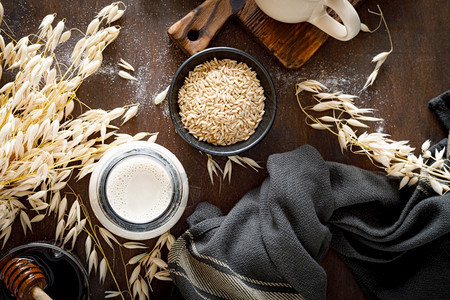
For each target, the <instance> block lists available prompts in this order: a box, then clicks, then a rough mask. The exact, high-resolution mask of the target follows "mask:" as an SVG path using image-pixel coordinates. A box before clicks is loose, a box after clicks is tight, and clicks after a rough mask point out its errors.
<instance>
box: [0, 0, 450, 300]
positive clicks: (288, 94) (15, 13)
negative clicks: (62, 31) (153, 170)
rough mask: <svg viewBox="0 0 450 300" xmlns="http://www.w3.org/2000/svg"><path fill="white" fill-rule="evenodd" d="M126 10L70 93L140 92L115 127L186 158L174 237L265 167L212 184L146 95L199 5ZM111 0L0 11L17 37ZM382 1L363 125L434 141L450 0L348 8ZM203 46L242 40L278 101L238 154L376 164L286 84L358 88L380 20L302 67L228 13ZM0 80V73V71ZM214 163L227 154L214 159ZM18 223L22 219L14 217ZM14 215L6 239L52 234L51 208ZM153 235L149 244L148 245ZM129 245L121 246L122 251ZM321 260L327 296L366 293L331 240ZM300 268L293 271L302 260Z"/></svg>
mask: <svg viewBox="0 0 450 300" xmlns="http://www.w3.org/2000/svg"><path fill="white" fill-rule="evenodd" d="M124 2H125V3H126V4H127V6H128V9H127V11H126V13H125V16H124V17H123V19H122V20H121V21H120V22H119V24H120V25H121V26H122V31H121V33H120V36H119V37H118V39H117V40H116V41H115V42H114V43H113V44H112V45H111V46H110V47H109V48H108V49H107V50H106V51H105V52H104V63H103V66H102V67H101V69H100V70H99V71H98V72H97V73H96V74H95V75H93V76H91V77H90V78H89V79H88V80H87V81H86V82H84V83H83V84H82V87H81V88H80V89H79V91H78V96H79V98H80V99H81V100H82V101H83V102H85V103H86V104H88V105H89V106H90V107H92V108H95V107H101V108H103V109H112V108H114V107H117V106H122V105H127V104H132V103H140V105H141V106H140V111H139V113H138V115H137V117H136V118H135V119H134V120H132V121H130V122H129V123H127V124H126V125H124V126H123V127H122V128H121V132H126V133H130V134H133V133H137V132H140V131H150V132H155V131H158V132H159V133H160V134H159V138H158V143H160V144H161V145H163V146H165V147H167V148H168V149H170V150H171V151H172V152H173V153H174V154H175V155H176V156H177V157H178V158H179V159H180V161H181V162H182V164H183V165H184V167H185V169H186V171H187V174H188V177H189V185H190V195H189V200H188V206H187V208H186V211H185V213H184V215H183V217H182V219H181V220H180V221H179V222H178V224H177V225H176V226H175V227H174V228H173V230H172V233H173V234H174V235H175V236H178V235H180V234H181V233H182V232H183V231H184V230H185V229H186V227H187V225H186V222H185V218H186V217H187V216H189V215H190V214H191V213H192V212H193V210H194V208H195V206H196V204H197V203H199V202H201V201H209V202H211V203H213V204H215V205H218V206H219V207H220V208H221V209H222V210H223V212H224V213H227V212H228V211H229V210H230V209H231V208H232V207H233V205H234V204H235V203H236V202H237V201H238V200H239V199H240V198H241V197H242V196H243V195H244V194H245V193H246V192H248V191H249V190H250V189H252V188H254V187H257V186H258V185H260V184H261V182H262V181H263V180H264V178H265V177H266V176H267V172H266V171H265V170H261V171H259V172H254V171H252V170H250V169H249V168H246V169H244V168H240V167H235V168H234V170H233V176H232V181H231V183H230V184H229V183H228V182H224V183H222V184H214V185H212V184H211V183H210V182H209V179H208V173H207V169H206V156H205V155H204V154H201V153H199V152H198V151H197V150H195V149H193V148H191V147H190V146H188V145H187V144H186V143H185V142H184V141H183V140H182V139H181V138H180V137H179V136H178V135H177V134H176V133H175V130H174V126H173V125H172V122H171V119H170V116H169V112H168V111H169V110H168V104H167V102H165V103H164V104H162V106H155V105H154V104H153V98H154V96H155V95H156V94H157V93H159V92H160V91H162V90H163V89H164V88H165V87H166V86H167V85H168V84H169V83H170V81H171V78H172V76H173V74H174V73H175V71H176V69H177V68H178V67H179V66H180V65H181V63H182V62H183V61H184V60H185V59H186V58H187V56H186V55H185V54H184V53H183V52H182V51H181V50H180V49H179V48H178V47H177V46H176V45H175V44H174V43H173V42H172V41H171V40H170V39H169V37H168V36H167V33H166V31H167V29H168V28H169V26H170V25H171V24H173V23H174V22H176V21H177V20H178V19H180V18H181V17H182V16H184V15H185V14H186V13H187V12H188V11H190V10H191V9H193V8H194V7H196V6H197V5H199V4H200V3H201V2H202V1H200V0H179V1H162V0H151V1H150V0H135V1H129V0H124ZM109 3H110V2H109V1H106V0H98V1H89V0H83V1H81V0H80V1H73V0H48V1H38V0H27V1H25V0H16V1H11V0H8V1H2V4H3V7H4V9H5V20H6V22H7V24H8V25H9V26H10V28H11V29H12V31H13V32H14V34H15V35H16V36H17V37H22V36H23V35H26V34H31V33H34V32H36V30H37V26H38V25H39V23H40V21H41V20H42V18H43V17H44V16H45V15H47V14H49V13H53V12H56V13H57V18H59V19H60V18H66V19H67V22H66V26H68V27H77V28H81V29H84V28H86V26H87V24H88V23H89V22H90V20H91V19H92V18H93V17H94V15H95V14H96V12H98V11H99V10H100V9H101V8H102V7H103V6H105V5H107V4H109ZM377 4H379V5H380V6H381V8H382V10H383V12H384V14H385V17H386V20H387V23H388V25H389V27H390V29H391V33H392V39H393V43H394V51H393V53H392V54H391V56H390V57H389V58H388V59H387V61H386V63H385V64H384V65H383V67H382V69H381V71H380V73H379V76H378V79H377V80H376V82H375V84H374V85H373V87H370V88H369V89H368V90H367V91H365V92H363V93H362V94H361V98H360V99H358V100H357V101H356V102H357V103H359V104H360V105H361V106H365V107H371V108H375V109H376V110H377V111H376V115H377V116H378V117H381V118H383V119H384V122H383V123H381V124H376V125H374V127H373V128H371V130H374V131H383V132H386V133H389V134H391V135H392V138H393V139H395V140H404V139H406V140H409V141H410V142H411V145H415V146H420V145H421V144H422V142H423V141H425V140H426V139H431V140H432V142H437V141H439V140H440V139H442V138H444V137H446V133H445V131H444V129H443V127H442V126H441V124H439V122H438V120H437V118H436V117H435V116H434V115H433V114H432V113H431V112H430V111H429V109H428V107H427V102H428V100H430V99H431V98H433V97H435V96H437V95H439V94H440V93H442V92H444V91H445V90H447V89H449V88H450V84H449V75H450V72H449V69H450V65H449V59H450V55H449V48H450V45H449V29H450V28H449V25H448V16H449V14H450V2H449V1H448V0H436V1H428V0H417V1H407V0H398V1H388V0H379V1H372V0H365V1H363V4H362V5H361V6H360V7H359V8H358V9H357V10H358V12H359V14H360V17H361V20H362V22H364V23H366V24H368V25H369V26H370V27H372V28H373V27H375V26H376V25H377V23H378V17H377V16H375V15H372V14H370V13H368V9H371V10H376V9H377V8H376V5H377ZM211 46H231V47H235V48H239V49H242V50H244V51H247V52H248V53H250V54H251V55H253V56H255V57H256V58H257V59H258V60H260V61H261V62H262V63H263V64H264V66H265V67H266V68H267V69H268V71H269V72H270V74H271V75H272V78H273V80H274V83H275V86H276V90H277V97H278V111H277V117H276V120H275V123H274V124H273V127H272V129H271V131H270V132H269V134H268V135H267V137H266V138H265V139H264V140H263V141H262V142H261V143H260V144H259V145H257V146H256V147H254V148H253V149H251V150H249V151H248V152H246V153H244V154H243V155H244V156H248V157H251V158H253V159H255V160H256V161H258V162H259V163H260V164H261V165H263V166H264V165H265V162H266V160H267V157H268V156H269V155H270V154H272V153H277V152H284V151H289V150H293V149H295V148H297V147H299V146H300V145H303V144H311V145H313V146H314V147H316V148H317V149H318V150H319V152H320V153H321V154H322V155H323V156H324V158H325V159H327V160H333V161H338V162H342V163H346V164H352V165H356V166H359V167H362V168H366V169H374V167H373V166H372V164H371V163H370V161H369V160H368V159H366V158H365V157H357V156H355V155H353V154H351V153H349V152H345V153H344V154H342V153H341V151H340V149H339V146H338V141H337V139H335V138H334V137H333V136H331V135H329V134H328V133H326V132H322V131H314V130H312V129H311V128H309V127H308V126H307V125H306V124H305V122H304V115H303V114H302V113H301V111H300V109H299V107H298V105H297V102H296V99H295V95H294V91H295V88H294V86H295V83H296V82H297V80H298V79H300V78H310V79H316V80H319V81H321V82H322V83H324V84H325V85H327V86H328V87H330V88H331V89H334V90H340V91H344V92H346V93H357V92H358V91H359V90H360V89H361V87H362V86H363V85H364V82H365V79H366V78H367V76H368V75H369V74H370V73H371V72H372V70H373V68H374V64H371V63H370V61H371V59H372V57H373V56H375V55H376V54H378V53H380V52H382V51H387V50H389V40H388V36H387V33H386V31H385V29H384V28H381V29H380V30H378V31H377V32H375V33H373V34H367V33H360V34H359V35H358V36H357V37H356V38H354V39H353V40H351V41H349V42H340V41H337V40H333V39H329V40H328V41H327V42H326V43H325V44H324V45H323V46H322V47H321V48H320V49H319V51H318V52H317V53H316V54H315V55H314V56H313V58H312V59H311V60H309V61H308V62H307V63H306V64H305V65H304V66H303V67H302V68H301V69H299V70H287V69H285V68H283V66H282V65H281V64H280V63H279V62H278V61H277V60H276V59H275V58H273V57H272V56H271V54H270V53H268V52H267V51H266V50H265V49H263V48H262V47H260V46H259V45H258V43H257V42H256V41H255V40H253V39H252V38H251V37H250V36H249V35H248V34H247V33H246V32H245V31H244V30H243V29H242V28H241V27H240V25H239V24H238V23H237V22H236V21H235V20H233V19H231V20H229V21H228V22H227V23H226V25H225V26H224V28H223V29H222V30H221V32H220V33H219V34H218V36H217V37H216V38H215V39H214V40H213V41H212V44H211ZM120 58H124V59H125V60H127V61H128V62H130V63H131V64H132V65H133V66H134V67H135V68H136V72H135V74H136V75H137V77H138V79H139V80H138V81H137V82H130V81H126V80H123V79H121V78H119V77H118V76H117V72H118V70H119V68H118V66H117V62H118V61H119V59H120ZM2 83H3V82H2ZM218 161H219V162H220V163H221V164H222V165H223V164H224V162H225V161H224V160H221V159H219V160H218ZM71 186H72V187H73V188H74V189H75V190H76V191H77V192H78V193H80V194H81V196H82V197H83V198H84V199H85V201H87V200H88V193H87V186H88V179H84V180H82V181H79V182H72V183H71ZM18 223H19V222H18ZM20 227H21V226H20V224H16V226H15V229H14V234H13V237H12V238H11V239H10V241H8V243H7V245H6V246H5V248H4V249H3V250H2V253H3V252H4V251H7V250H9V249H11V248H12V247H15V246H17V245H20V244H23V243H26V242H30V241H36V240H47V241H51V240H52V239H53V237H54V230H55V224H54V219H53V218H48V220H46V221H45V222H44V224H40V225H36V226H35V230H34V232H33V234H28V235H26V236H24V235H23V232H22V229H21V228H20ZM154 242H155V241H154V240H150V241H147V242H146V243H147V244H148V245H149V246H151V245H152V244H153V243H154ZM83 247H84V246H83V243H82V242H79V243H78V245H77V247H76V249H75V253H76V254H77V255H78V256H79V257H80V258H82V259H83V258H84V253H83V249H84V248H83ZM135 253H136V252H133V251H128V252H125V257H126V258H129V257H131V256H132V255H133V254H135ZM321 264H322V266H323V267H324V268H325V270H326V272H327V274H328V291H327V296H328V298H329V299H364V296H363V294H362V292H361V290H360V288H359V287H358V285H357V284H356V282H355V280H354V279H353V277H352V275H351V273H350V271H349V269H348V268H347V267H346V265H345V264H344V263H343V262H342V261H341V259H340V258H339V257H338V256H337V254H336V253H335V252H333V251H329V253H328V254H327V255H326V257H325V259H324V260H323V261H322V263H321ZM115 271H116V274H117V276H118V278H119V279H120V282H121V284H122V286H124V284H125V276H124V274H123V271H122V268H121V267H120V264H119V266H118V267H117V269H116V270H115ZM299 271H301V270H299ZM90 284H91V291H92V293H91V294H92V297H91V299H102V298H103V295H104V291H105V289H106V290H110V289H114V285H113V282H112V280H111V279H109V278H108V279H107V280H106V282H105V284H104V286H101V285H100V284H99V283H98V279H97V276H94V275H91V277H90ZM153 289H154V291H153V294H152V299H169V298H171V297H172V296H171V295H173V287H172V284H171V283H167V282H156V283H155V284H154V285H153Z"/></svg>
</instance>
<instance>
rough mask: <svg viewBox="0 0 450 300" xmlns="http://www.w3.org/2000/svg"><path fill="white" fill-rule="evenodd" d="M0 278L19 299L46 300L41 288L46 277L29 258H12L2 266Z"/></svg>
mask: <svg viewBox="0 0 450 300" xmlns="http://www.w3.org/2000/svg"><path fill="white" fill-rule="evenodd" d="M0 280H1V281H2V282H3V284H4V285H5V287H6V288H7V289H8V290H9V291H10V292H11V293H12V294H13V295H14V296H15V297H16V298H17V299H19V300H33V299H34V300H48V299H50V300H51V299H52V298H50V297H49V296H48V295H47V294H46V293H45V292H44V291H43V289H44V288H45V287H46V286H47V279H46V277H45V275H44V273H43V272H42V270H41V269H40V268H39V267H38V266H37V265H36V264H35V263H34V262H33V261H32V260H30V259H27V258H12V259H11V260H9V261H8V262H7V263H6V264H5V265H4V266H3V268H2V270H1V272H0Z"/></svg>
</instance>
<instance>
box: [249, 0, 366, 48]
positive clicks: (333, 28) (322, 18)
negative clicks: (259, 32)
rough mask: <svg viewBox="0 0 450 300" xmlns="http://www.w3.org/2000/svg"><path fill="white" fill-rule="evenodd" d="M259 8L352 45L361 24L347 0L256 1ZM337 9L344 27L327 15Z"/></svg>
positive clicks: (283, 19) (274, 17) (270, 14)
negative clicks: (351, 41) (315, 28)
mask: <svg viewBox="0 0 450 300" xmlns="http://www.w3.org/2000/svg"><path fill="white" fill-rule="evenodd" d="M255 2H256V4H257V5H258V7H259V8H260V9H261V10H262V11H263V12H264V13H266V14H267V15H268V16H270V17H272V18H273V19H275V20H278V21H280V22H285V23H299V22H309V23H311V24H313V25H314V26H316V27H318V28H319V29H321V30H322V31H324V32H326V33H327V34H329V35H330V36H332V37H334V38H336V39H338V40H341V41H348V40H350V39H352V38H354V37H355V36H356V35H357V34H358V32H359V30H360V28H361V22H360V20H359V16H358V13H357V12H356V10H355V9H354V8H353V6H352V5H351V4H350V3H349V2H348V1H347V0H255ZM327 7H330V8H331V9H333V10H334V11H335V12H336V13H337V14H338V15H339V17H340V18H341V20H342V23H343V24H341V23H339V22H338V21H336V20H335V19H333V18H332V17H331V16H330V15H329V14H328V12H327Z"/></svg>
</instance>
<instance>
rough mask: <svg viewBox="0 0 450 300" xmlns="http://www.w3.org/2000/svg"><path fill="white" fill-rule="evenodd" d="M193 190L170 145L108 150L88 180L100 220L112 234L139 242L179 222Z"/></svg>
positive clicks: (132, 144)
mask: <svg viewBox="0 0 450 300" xmlns="http://www.w3.org/2000/svg"><path fill="white" fill-rule="evenodd" d="M188 194H189V186H188V179H187V176H186V172H185V171H184V168H183V166H182V165H181V163H180V161H179V160H178V159H177V158H176V157H175V155H173V153H171V152H170V151H169V150H167V149H166V148H164V147H162V146H160V145H158V144H155V143H150V142H144V141H137V142H130V143H126V144H123V145H120V146H116V147H112V148H111V149H109V150H108V151H106V152H105V154H104V155H103V157H102V158H101V159H100V160H99V161H98V163H97V165H96V166H95V168H94V170H93V172H92V175H91V179H90V182H89V198H90V203H91V207H92V209H93V211H94V213H95V215H96V217H97V218H98V220H99V221H100V222H101V223H102V224H103V225H104V226H105V227H106V228H107V229H108V230H110V231H111V232H113V233H115V234H117V235H119V236H122V237H124V238H127V239H134V240H143V239H150V238H153V237H157V236H159V235H161V234H162V233H164V232H166V231H167V230H169V229H170V228H171V227H172V226H173V225H175V223H176V222H177V221H178V220H179V218H180V217H181V215H182V214H183V211H184V208H185V207H186V202H187V198H188Z"/></svg>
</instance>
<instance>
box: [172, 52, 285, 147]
mask: <svg viewBox="0 0 450 300" xmlns="http://www.w3.org/2000/svg"><path fill="white" fill-rule="evenodd" d="M216 51H222V52H230V53H235V54H239V55H242V56H245V57H246V58H247V59H249V60H251V61H252V62H253V63H254V64H255V65H257V66H258V68H259V69H260V70H261V72H262V73H261V72H257V75H258V77H260V79H261V77H262V76H264V77H265V78H266V79H267V81H268V84H269V86H270V93H271V96H272V98H273V113H272V114H271V116H270V119H269V122H268V124H267V127H266V128H265V129H264V131H263V132H262V133H261V134H260V136H258V137H257V138H256V139H255V140H254V141H252V142H251V143H249V144H247V145H245V146H244V147H242V148H239V149H232V150H227V147H231V146H235V145H237V144H239V143H244V142H247V141H248V140H246V141H241V142H237V143H235V144H232V145H229V146H215V145H213V144H210V143H207V142H204V141H199V143H193V142H192V141H190V140H189V139H188V137H187V136H188V135H189V136H191V137H192V138H194V139H196V138H195V137H194V136H193V135H192V134H190V133H189V132H187V133H185V132H183V131H182V130H181V129H183V128H180V125H179V124H178V122H177V117H176V116H175V114H177V112H175V111H174V109H173V102H174V100H175V94H174V88H175V83H176V81H177V78H178V77H179V76H180V74H181V72H182V71H183V70H184V69H185V68H186V66H187V65H189V63H190V62H191V61H192V60H194V59H196V58H197V57H199V56H204V55H206V54H209V53H212V52H216ZM221 59H225V58H221ZM205 61H206V60H205ZM254 71H257V70H254ZM264 93H265V94H266V97H267V93H269V91H266V89H265V90H264ZM177 105H178V104H177ZM276 111H277V97H276V90H275V85H274V83H273V80H272V77H271V76H270V74H269V72H268V71H267V69H266V68H265V67H264V66H263V64H261V62H259V61H258V60H257V59H256V58H255V57H253V56H252V55H250V54H249V53H247V52H245V51H243V50H240V49H236V48H232V47H212V48H207V49H205V50H202V51H200V52H197V53H196V54H194V55H192V56H190V57H189V58H188V59H186V60H185V61H184V62H183V63H182V64H181V66H180V67H179V68H178V69H177V71H176V72H175V75H174V76H173V78H172V81H171V83H170V88H169V112H170V117H171V119H172V122H173V124H174V126H175V128H176V130H177V133H178V135H180V136H181V138H182V139H183V140H184V141H185V142H187V143H188V144H189V145H190V146H192V147H194V148H196V149H198V150H200V151H202V152H204V153H207V154H211V155H217V156H232V155H237V154H240V153H243V152H245V151H247V150H249V149H250V148H253V147H254V146H255V145H257V144H258V143H259V142H260V141H261V140H262V139H263V138H264V137H265V136H266V135H267V133H268V132H269V131H270V129H271V127H272V125H273V122H274V121H275V116H276ZM250 138H251V136H250ZM250 138H249V139H250ZM196 140H197V139H196ZM197 141H198V140H197ZM203 143H206V144H209V145H212V146H214V147H215V149H214V150H213V149H207V148H204V147H202V146H201V145H202V144H203ZM216 149H217V150H216Z"/></svg>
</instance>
